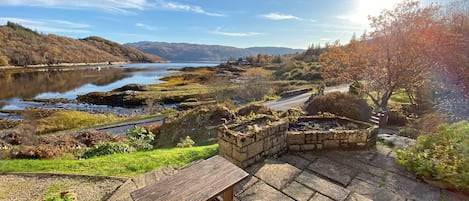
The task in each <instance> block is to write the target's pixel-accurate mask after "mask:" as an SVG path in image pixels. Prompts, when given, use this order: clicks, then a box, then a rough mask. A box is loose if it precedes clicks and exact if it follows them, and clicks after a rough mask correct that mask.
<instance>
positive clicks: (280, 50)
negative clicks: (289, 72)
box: [246, 47, 305, 55]
mask: <svg viewBox="0 0 469 201" xmlns="http://www.w3.org/2000/svg"><path fill="white" fill-rule="evenodd" d="M246 49H247V50H249V51H251V52H255V53H262V54H268V55H284V54H295V53H302V52H304V51H305V50H304V49H292V48H288V47H249V48H246Z"/></svg>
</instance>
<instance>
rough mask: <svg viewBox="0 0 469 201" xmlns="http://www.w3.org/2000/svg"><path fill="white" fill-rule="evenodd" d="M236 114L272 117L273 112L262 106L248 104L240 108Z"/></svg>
mask: <svg viewBox="0 0 469 201" xmlns="http://www.w3.org/2000/svg"><path fill="white" fill-rule="evenodd" d="M237 113H238V115H239V116H248V115H250V114H251V113H254V114H267V115H272V114H273V113H274V111H273V110H272V109H270V108H269V107H267V106H265V105H262V104H249V105H246V106H244V107H242V108H240V109H239V110H238V112H237Z"/></svg>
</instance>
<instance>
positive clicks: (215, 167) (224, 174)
mask: <svg viewBox="0 0 469 201" xmlns="http://www.w3.org/2000/svg"><path fill="white" fill-rule="evenodd" d="M248 175H249V174H248V173H246V172H245V171H244V170H242V169H241V168H239V167H237V166H235V165H233V164H232V163H230V162H229V161H227V160H226V159H224V158H223V157H221V156H218V155H217V156H214V157H212V158H209V159H207V160H204V161H202V162H200V163H197V164H194V165H192V166H190V167H188V168H185V169H182V170H181V171H179V172H178V173H176V174H175V175H173V176H171V177H169V178H166V179H163V180H161V181H158V182H156V183H154V184H151V185H148V186H146V187H143V188H141V189H139V190H136V191H134V192H132V193H131V194H130V195H131V197H132V199H133V200H135V201H146V200H148V201H150V200H151V201H154V200H164V201H171V200H177V201H180V200H193V201H196V200H200V201H202V200H211V199H215V198H216V197H217V196H219V195H222V198H223V200H224V201H231V200H233V187H234V185H236V184H237V183H238V182H240V181H241V180H243V179H244V178H246V177H247V176H248Z"/></svg>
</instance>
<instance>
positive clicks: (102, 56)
mask: <svg viewBox="0 0 469 201" xmlns="http://www.w3.org/2000/svg"><path fill="white" fill-rule="evenodd" d="M163 60H164V59H162V58H161V57H158V56H155V55H150V54H147V53H143V52H142V51H139V50H136V49H134V48H129V47H127V46H123V45H120V44H118V43H115V42H111V41H108V40H105V39H103V38H99V37H89V38H85V39H81V40H77V39H72V38H67V37H63V36H57V35H53V34H47V35H45V34H39V33H37V32H35V31H33V30H31V29H28V28H26V27H23V26H21V25H18V24H15V23H11V22H8V23H7V25H4V26H0V66H2V65H8V64H9V65H16V66H24V65H35V64H58V63H96V62H117V61H128V62H155V61H163Z"/></svg>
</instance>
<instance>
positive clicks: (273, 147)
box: [218, 116, 378, 168]
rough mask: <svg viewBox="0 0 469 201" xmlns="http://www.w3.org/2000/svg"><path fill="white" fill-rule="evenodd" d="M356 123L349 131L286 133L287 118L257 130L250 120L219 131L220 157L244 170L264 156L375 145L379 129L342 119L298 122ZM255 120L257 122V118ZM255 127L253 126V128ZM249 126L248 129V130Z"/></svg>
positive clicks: (327, 118) (224, 127) (312, 118)
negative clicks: (287, 152)
mask: <svg viewBox="0 0 469 201" xmlns="http://www.w3.org/2000/svg"><path fill="white" fill-rule="evenodd" d="M318 119H320V120H321V121H332V122H347V123H350V124H356V125H357V129H352V130H334V129H329V130H314V129H311V130H304V131H289V130H288V129H289V127H290V124H295V123H294V122H292V123H289V121H288V120H287V119H281V120H278V121H274V122H272V123H270V122H269V124H265V125H262V126H261V127H258V126H257V125H256V124H254V123H253V122H255V121H256V119H254V120H250V121H245V122H240V123H233V124H229V125H226V126H223V127H221V128H219V129H218V144H219V154H220V155H221V156H222V157H224V158H226V159H227V160H229V161H231V162H232V163H233V164H235V165H237V166H239V167H242V168H244V167H247V166H249V165H251V164H254V163H256V162H258V161H260V160H262V159H264V158H265V157H269V156H276V155H279V154H282V153H283V152H285V151H287V149H288V150H291V151H310V150H317V149H357V148H359V149H360V148H368V147H371V146H375V145H376V138H377V135H378V127H377V126H374V125H371V124H368V123H365V122H359V121H355V120H352V119H348V118H345V117H335V116H334V117H324V116H310V117H301V118H299V119H298V121H308V120H311V121H313V120H318ZM257 120H258V119H257ZM252 125H256V126H254V127H253V126H252ZM248 127H250V129H247V128H248Z"/></svg>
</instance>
